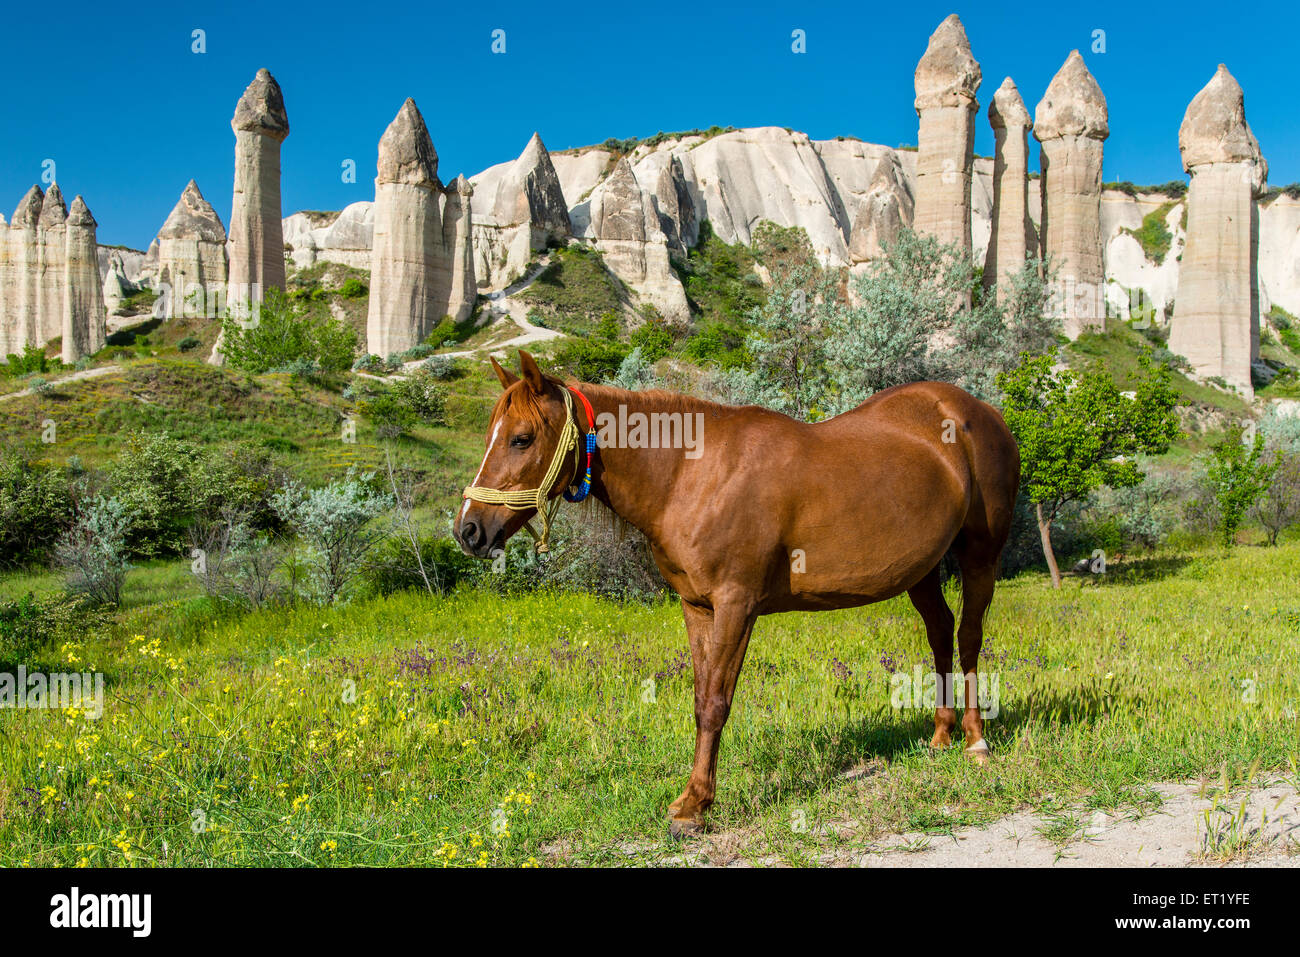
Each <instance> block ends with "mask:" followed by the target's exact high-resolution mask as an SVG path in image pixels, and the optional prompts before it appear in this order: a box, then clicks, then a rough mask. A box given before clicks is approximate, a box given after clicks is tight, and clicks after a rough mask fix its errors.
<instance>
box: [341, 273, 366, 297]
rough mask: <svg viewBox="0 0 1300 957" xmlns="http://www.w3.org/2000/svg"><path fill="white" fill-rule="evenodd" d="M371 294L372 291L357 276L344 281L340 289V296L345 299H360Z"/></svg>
mask: <svg viewBox="0 0 1300 957" xmlns="http://www.w3.org/2000/svg"><path fill="white" fill-rule="evenodd" d="M369 294H370V290H369V288H367V286H366V284H365V283H363V282H362V281H361V280H360V279H357V278H356V277H355V276H352V277H349V278H347V279H345V280H343V285H342V286H340V287H339V295H340V296H342V297H343V298H344V299H360V298H361V297H362V296H367V295H369Z"/></svg>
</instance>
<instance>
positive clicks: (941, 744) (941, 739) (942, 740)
mask: <svg viewBox="0 0 1300 957" xmlns="http://www.w3.org/2000/svg"><path fill="white" fill-rule="evenodd" d="M951 744H952V738H951V737H949V736H948V734H946V733H944V734H940V733H939V732H937V731H936V732H935V733H934V737H933V738H931V739H930V749H931V750H932V751H942V750H943V749H944V748H946V747H948V746H949V745H951Z"/></svg>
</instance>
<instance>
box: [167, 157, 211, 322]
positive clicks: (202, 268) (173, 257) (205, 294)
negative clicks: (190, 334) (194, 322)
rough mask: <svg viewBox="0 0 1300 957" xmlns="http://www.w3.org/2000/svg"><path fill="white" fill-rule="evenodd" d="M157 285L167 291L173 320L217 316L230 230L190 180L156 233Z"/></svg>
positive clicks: (196, 185)
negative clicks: (176, 317)
mask: <svg viewBox="0 0 1300 957" xmlns="http://www.w3.org/2000/svg"><path fill="white" fill-rule="evenodd" d="M157 243H158V263H157V267H156V268H157V274H156V275H157V283H156V285H155V288H160V287H161V286H162V284H164V283H165V284H166V288H167V290H168V291H169V295H170V299H171V301H170V302H169V306H168V307H169V315H182V314H183V315H195V316H208V317H215V316H217V315H219V314H220V311H221V308H220V307H221V303H222V302H223V300H224V295H225V288H226V228H225V226H223V225H222V223H221V217H220V216H218V215H217V211H216V210H215V209H213V208H212V206H211V204H210V203H209V202H208V201H207V200H206V199H204V198H203V194H202V193H200V192H199V187H198V184H197V183H195V182H194V180H190V181H189V184H188V185H187V186H186V187H185V190H184V192H182V193H181V198H180V199H179V200H177V202H176V205H175V207H173V209H172V211H171V213H170V215H168V217H167V221H166V222H164V223H163V226H162V229H160V230H158V238H157Z"/></svg>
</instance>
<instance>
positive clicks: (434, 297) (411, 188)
mask: <svg viewBox="0 0 1300 957" xmlns="http://www.w3.org/2000/svg"><path fill="white" fill-rule="evenodd" d="M377 170H378V175H377V176H376V177H375V227H374V251H373V255H372V258H371V267H370V311H369V314H368V315H367V318H366V343H367V345H366V349H367V351H368V352H371V353H374V354H375V355H380V356H389V355H393V354H396V353H400V352H404V351H406V350H407V349H410V348H411V347H412V346H415V345H418V344H419V343H420V342H421V341H422V340H423V339H424V337H425V336H426V335H428V334H429V332H431V331H432V330H433V327H434V326H436V325H437V324H438V323H439V322H441V321H442V319H443V317H444V316H452V317H453V318H454V319H457V320H459V319H463V318H464V317H465V316H466V315H468V314H469V311H470V310H472V308H473V305H474V299H473V295H472V290H473V288H474V287H473V259H472V252H471V250H470V248H469V243H470V233H471V231H472V221H471V218H470V216H471V214H470V210H469V204H468V203H467V202H465V200H466V199H468V197H469V195H471V194H472V190H468V191H467V192H465V193H462V192H461V188H462V186H461V184H462V183H463V180H457V181H456V182H455V183H453V184H452V185H451V186H450V187H449V189H448V190H447V192H446V193H444V191H443V188H442V184H441V183H440V182H439V181H438V154H437V152H436V151H435V150H434V148H433V141H432V140H431V139H430V138H429V130H428V128H427V127H426V126H425V124H424V118H423V117H422V116H421V115H420V111H419V109H418V108H417V107H416V105H415V101H414V100H411V99H407V101H406V102H405V103H403V104H402V108H401V109H400V110H398V112H397V116H396V117H395V118H394V119H393V122H392V123H390V124H389V126H388V129H386V130H385V131H384V135H383V136H382V137H381V138H380V140H379V161H378V166H377ZM464 185H465V187H468V184H467V183H466V184H464ZM458 270H459V273H458ZM466 273H468V276H467V275H466ZM453 281H458V282H459V284H460V285H459V287H458V288H453ZM467 285H468V288H469V289H470V290H471V294H470V295H469V296H468V298H467V296H466V292H465V290H466V286H467Z"/></svg>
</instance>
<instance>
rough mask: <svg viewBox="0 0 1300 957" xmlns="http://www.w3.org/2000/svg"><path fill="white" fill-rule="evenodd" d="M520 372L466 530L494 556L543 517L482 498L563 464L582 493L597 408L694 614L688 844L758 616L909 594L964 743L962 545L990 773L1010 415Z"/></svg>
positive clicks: (892, 393) (468, 509)
mask: <svg viewBox="0 0 1300 957" xmlns="http://www.w3.org/2000/svg"><path fill="white" fill-rule="evenodd" d="M519 362H520V367H521V371H522V373H523V375H522V378H519V377H516V376H515V375H513V374H512V373H510V372H508V371H506V370H505V369H502V368H501V366H499V365H498V364H497V363H496V361H495V360H493V361H492V366H493V368H494V369H495V370H496V373H497V377H498V378H499V379H500V380H501V385H502V387H503V388H504V390H505V391H504V393H503V394H502V395H501V396H500V397H499V398H498V400H497V403H496V407H495V408H494V409H493V412H492V420H491V425H490V428H489V438H488V442H487V452H486V453H485V455H484V458H483V464H482V466H481V467H480V468H479V472H478V476H477V477H476V478H475V480H474V483H473V487H472V488H470V489H467V490H466V495H467V497H466V499H465V502H464V506H463V507H462V509H461V511H460V513H459V515H458V516H457V517H456V522H455V528H454V532H455V535H456V538H457V540H458V541H459V542H460V544H461V547H462V548H463V549H464V550H465V551H466V552H467V553H469V554H471V555H474V556H477V557H480V558H482V557H487V556H489V555H491V554H493V553H494V552H495V550H496V549H498V548H500V547H502V546H503V545H504V543H505V541H506V539H508V538H509V537H510V536H511V535H513V534H514V533H515V532H517V531H518V530H519V529H520V528H521V527H523V526H524V524H525V523H526V522H529V520H530V519H532V518H534V517H536V509H535V508H531V507H527V506H521V505H520V504H519V503H518V502H516V504H515V506H514V507H511V506H509V505H506V504H491V503H489V502H484V501H482V500H481V499H479V500H476V499H475V498H474V497H473V496H474V495H475V494H476V493H481V492H482V490H484V489H488V490H500V491H504V492H509V491H516V492H517V496H518V498H520V499H527V498H529V497H530V496H532V494H533V492H535V491H536V490H537V488H538V486H539V485H540V484H541V483H542V482H543V479H544V477H545V476H546V475H547V474H548V465H551V466H554V465H555V463H556V462H562V467H561V468H560V469H559V471H558V477H556V478H555V479H554V481H553V484H551V485H550V487H549V488H547V489H545V492H544V495H545V498H544V499H543V500H545V499H553V498H554V497H555V496H557V495H559V494H560V493H561V492H562V491H564V490H565V489H566V488H568V487H569V486H570V485H574V484H577V483H578V482H579V480H580V479H581V477H582V470H583V468H584V462H583V455H582V454H576V455H575V454H573V453H569V452H567V451H566V450H565V449H560V454H559V455H557V454H556V453H557V447H558V446H559V444H560V441H561V436H562V433H563V434H565V435H568V436H572V435H573V429H572V427H569V428H567V429H566V428H565V426H566V424H567V423H566V416H572V417H573V420H574V425H576V426H577V431H578V432H579V433H585V432H587V431H588V428H589V427H590V426H591V425H592V424H593V423H592V422H591V421H589V416H588V411H587V408H586V406H585V403H583V402H580V401H576V400H575V399H574V398H573V396H578V397H582V396H585V397H586V398H587V399H589V400H590V408H591V410H592V411H593V412H594V416H595V420H596V421H595V423H594V424H595V425H596V426H597V428H598V429H599V431H600V442H599V446H598V449H597V451H596V453H595V456H594V467H593V469H592V479H591V494H593V495H595V496H596V498H597V499H598V500H599V501H600V502H602V503H604V504H605V505H606V506H608V507H609V508H610V509H611V510H612V511H613V512H614V513H615V514H617V515H618V516H620V517H622V518H623V519H625V520H626V521H627V522H629V523H630V524H632V525H633V526H635V527H636V528H638V529H640V530H641V531H642V532H643V533H644V534H645V536H646V538H647V539H648V540H649V543H650V549H651V551H652V553H653V555H654V559H655V562H656V563H657V564H658V566H659V570H660V571H661V572H662V573H663V576H664V578H665V579H666V580H667V582H668V584H669V585H671V586H672V588H673V589H674V590H675V591H676V592H677V594H678V595H680V596H681V602H682V613H683V615H684V616H685V618H686V631H687V635H688V637H689V640H690V646H691V659H692V663H693V665H694V671H695V726H696V732H695V763H694V765H693V767H692V769H691V776H690V780H689V781H688V782H687V785H686V789H685V790H684V791H683V792H682V794H681V796H680V797H678V798H677V800H676V801H674V802H673V803H672V805H671V806H670V807H669V809H668V810H669V816H670V817H671V819H672V824H671V831H672V833H673V834H674V835H681V834H683V833H685V832H688V831H693V830H696V829H698V828H699V827H700V826H701V824H702V815H703V812H704V811H705V810H706V809H707V808H708V807H709V806H710V805H711V804H712V803H713V798H714V790H715V782H716V772H717V764H718V741H719V738H720V736H721V734H722V727H723V725H724V724H725V723H726V720H727V715H728V713H729V712H730V710H731V701H732V695H733V694H734V693H735V690H736V679H737V677H738V676H739V674H740V667H741V664H742V663H743V662H744V660H745V649H746V647H747V646H748V644H749V636H750V633H751V631H752V629H753V627H754V620H755V619H756V618H757V617H758V616H759V615H767V614H772V613H774V612H782V611H796V610H812V611H817V610H822V609H831V608H849V607H853V606H856V605H865V604H869V603H871V602H877V601H884V600H885V599H887V598H892V597H893V596H895V595H898V594H900V593H902V592H907V594H908V597H909V598H911V600H912V604H913V605H914V606H915V608H916V610H917V611H918V612H919V613H920V615H921V617H922V619H924V621H925V630H926V637H927V638H928V639H929V642H930V648H931V649H932V650H933V652H934V666H935V673H936V675H937V676H938V681H937V683H936V684H937V686H936V692H937V706H936V709H935V716H934V737H933V738H932V739H931V742H930V744H931V747H935V748H940V747H944V746H947V745H948V744H949V743H950V742H951V735H952V733H953V731H954V728H955V725H956V719H957V715H956V710H955V708H954V707H953V702H954V699H953V687H952V657H953V649H952V644H953V642H952V634H953V622H954V619H953V614H952V612H951V611H950V610H949V608H948V605H947V603H946V602H945V601H944V598H943V594H942V591H941V589H940V573H939V563H940V561H941V560H942V559H943V557H944V555H945V554H947V553H948V551H949V550H950V549H951V551H952V552H953V554H954V556H955V557H956V560H957V564H958V567H959V568H960V570H961V582H962V617H961V626H960V628H958V630H957V644H958V648H959V650H960V655H961V670H962V674H963V675H964V676H965V677H964V682H965V691H966V695H965V702H966V706H965V714H964V715H963V717H962V730H963V731H964V732H965V749H966V752H967V753H968V754H970V755H971V756H972V757H974V758H975V759H976V760H978V761H980V762H981V763H982V762H983V761H984V760H986V758H987V754H988V745H987V744H986V743H985V742H984V735H983V721H982V719H981V716H980V710H979V703H978V699H977V694H976V687H977V685H976V681H977V678H976V665H977V663H978V659H979V653H980V645H981V643H982V641H983V618H984V612H985V610H986V609H987V608H988V606H989V602H990V601H991V600H992V598H993V586H994V581H995V579H996V576H997V566H998V559H999V556H1000V555H1001V552H1002V547H1003V545H1004V544H1005V543H1006V539H1007V534H1008V532H1009V530H1010V525H1011V515H1012V507H1013V504H1014V502H1015V498H1016V490H1017V487H1018V485H1019V481H1020V453H1019V450H1018V449H1017V447H1016V442H1015V439H1014V438H1012V436H1011V433H1010V431H1008V429H1007V427H1006V424H1005V423H1004V422H1003V421H1002V416H1001V415H1000V414H999V413H998V412H997V410H996V409H994V408H993V407H991V406H989V405H986V404H985V403H983V402H981V401H979V400H978V399H976V398H974V397H973V396H971V395H970V394H969V393H967V392H964V391H962V390H961V389H959V388H957V387H956V386H952V385H948V384H946V383H941V382H917V383H912V384H910V385H903V386H896V387H894V388H892V389H886V390H885V391H883V392H880V393H877V394H876V395H874V396H872V397H871V398H870V399H869V400H867V401H866V402H864V403H863V404H862V405H860V406H858V407H857V408H856V409H854V410H853V411H851V412H846V413H844V414H843V415H839V416H836V417H835V418H833V419H829V420H827V421H824V422H818V423H816V424H812V425H810V424H807V423H804V422H798V421H796V420H794V419H791V418H789V417H787V416H784V415H781V414H780V413H777V412H772V411H769V410H767V409H762V408H758V407H755V406H744V407H732V406H724V405H718V404H715V403H712V402H706V401H704V400H701V399H694V398H689V397H686V396H681V395H674V394H671V393H665V392H629V391H625V390H622V389H615V388H611V387H608V386H597V385H588V384H585V383H575V384H572V385H570V386H565V385H564V384H562V383H561V382H560V381H559V380H557V379H554V378H552V377H550V376H546V375H543V374H542V372H541V370H540V369H538V367H537V363H536V362H534V361H533V358H532V356H530V355H529V354H528V353H526V352H520V353H519ZM566 388H567V389H569V390H571V394H570V398H569V399H568V400H566V399H565V393H564V390H565V389H566ZM581 451H582V450H579V452H580V453H581ZM550 474H557V473H555V469H554V467H552V469H551V470H550ZM520 490H523V491H520ZM529 490H531V491H529Z"/></svg>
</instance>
